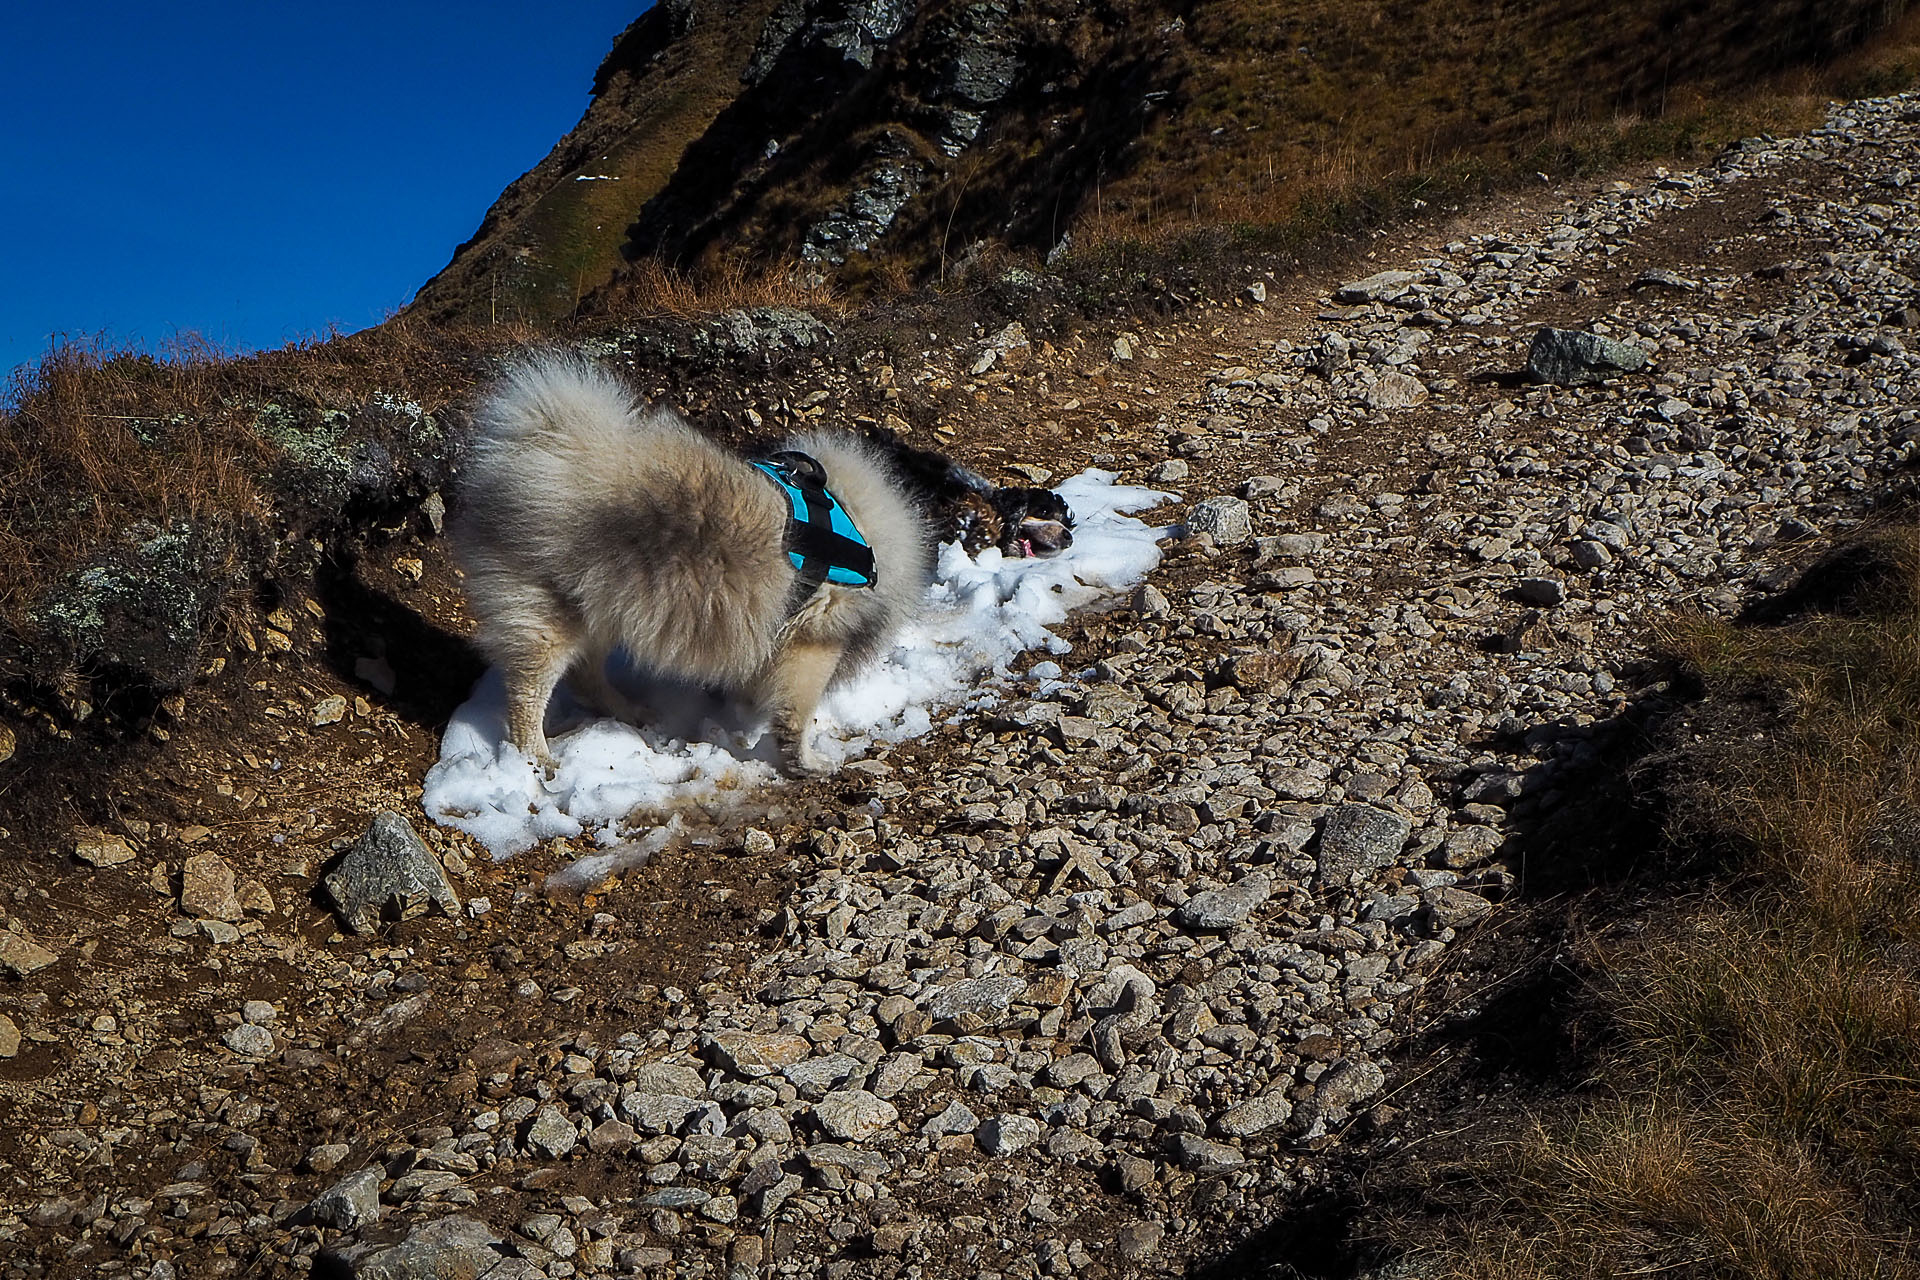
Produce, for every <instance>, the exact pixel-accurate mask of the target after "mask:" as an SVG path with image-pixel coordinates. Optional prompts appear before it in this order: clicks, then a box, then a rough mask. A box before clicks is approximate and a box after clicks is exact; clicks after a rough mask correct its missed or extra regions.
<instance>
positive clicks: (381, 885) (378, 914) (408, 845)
mask: <svg viewBox="0 0 1920 1280" xmlns="http://www.w3.org/2000/svg"><path fill="white" fill-rule="evenodd" d="M320 883H321V884H322V885H323V886H324V887H325V888H326V891H327V895H328V896H329V897H330V898H332V899H333V905H334V909H335V910H336V911H338V912H339V914H340V919H341V921H342V923H344V924H345V925H346V926H347V928H349V929H351V930H352V931H353V932H355V933H372V932H373V931H374V930H375V929H377V928H379V927H380V920H381V918H382V917H383V916H387V915H391V916H392V917H393V918H394V919H397V920H409V919H412V918H413V917H414V916H418V915H424V914H426V912H427V909H428V908H429V907H438V908H439V909H440V910H441V911H442V912H444V913H446V914H447V915H450V916H452V915H458V914H459V911H460V899H459V898H458V897H457V896H455V894H454V892H453V886H452V885H450V884H448V883H447V875H446V872H444V871H442V870H441V869H440V863H439V862H438V861H437V860H435V858H434V856H433V853H432V852H431V851H430V850H429V849H428V848H427V846H426V845H424V844H422V843H421V842H420V837H419V836H417V835H415V834H414V831H413V826H412V824H411V823H409V822H408V821H407V820H406V819H405V818H403V817H401V816H400V815H399V814H397V813H393V812H391V811H388V812H386V813H381V814H377V815H375V817H374V819H373V824H372V825H371V826H369V827H368V828H367V833H366V834H365V835H363V836H361V837H360V839H359V841H358V842H357V843H355V845H354V846H353V848H351V849H349V850H347V853H346V856H345V857H343V858H341V859H340V863H339V865H338V866H336V867H334V869H333V870H332V871H330V872H328V873H327V874H326V876H324V877H323V878H322V879H321V882H320Z"/></svg>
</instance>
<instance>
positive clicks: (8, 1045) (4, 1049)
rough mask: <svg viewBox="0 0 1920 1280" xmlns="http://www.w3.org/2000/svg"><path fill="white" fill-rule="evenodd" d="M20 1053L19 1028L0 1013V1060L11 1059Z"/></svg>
mask: <svg viewBox="0 0 1920 1280" xmlns="http://www.w3.org/2000/svg"><path fill="white" fill-rule="evenodd" d="M19 1052H20V1028H19V1027H17V1026H15V1025H14V1024H13V1019H12V1018H9V1017H7V1015H6V1014H4V1013H0V1058H12V1057H16V1056H18V1054H19Z"/></svg>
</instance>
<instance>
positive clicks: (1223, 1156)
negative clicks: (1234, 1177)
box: [1173, 1133, 1247, 1173]
mask: <svg viewBox="0 0 1920 1280" xmlns="http://www.w3.org/2000/svg"><path fill="white" fill-rule="evenodd" d="M1173 1154H1174V1156H1175V1158H1176V1159H1178V1160H1179V1161H1180V1163H1181V1165H1182V1166H1183V1167H1185V1168H1187V1169H1190V1170H1192V1171H1193V1172H1194V1173H1221V1172H1224V1171H1226V1170H1228V1169H1237V1168H1239V1167H1240V1166H1241V1165H1243V1164H1245V1163H1246V1162H1247V1158H1246V1156H1244V1155H1242V1154H1241V1153H1240V1149H1239V1148H1238V1147H1230V1146H1228V1145H1227V1144H1226V1143H1224V1142H1210V1141H1208V1140H1207V1139H1205V1138H1203V1137H1201V1136H1200V1135H1199V1134H1197V1133H1181V1134H1176V1135H1175V1136H1174V1139H1173Z"/></svg>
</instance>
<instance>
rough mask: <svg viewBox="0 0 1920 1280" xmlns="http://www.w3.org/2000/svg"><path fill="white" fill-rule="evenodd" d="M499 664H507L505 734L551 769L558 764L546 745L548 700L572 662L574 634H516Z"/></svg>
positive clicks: (537, 762) (538, 762)
mask: <svg viewBox="0 0 1920 1280" xmlns="http://www.w3.org/2000/svg"><path fill="white" fill-rule="evenodd" d="M514 641H515V642H514V643H513V644H512V645H511V646H510V651H509V652H508V654H507V655H506V658H505V660H504V662H503V663H502V665H503V666H504V667H505V668H506V683H507V735H508V736H509V737H511V738H512V739H513V745H515V746H516V747H519V748H520V750H522V751H523V752H525V753H526V754H527V755H529V756H531V757H532V758H533V761H534V763H535V764H538V765H540V766H541V767H542V768H544V769H546V770H548V772H549V773H551V772H552V771H553V770H554V769H557V768H558V767H559V762H558V761H556V760H555V759H554V758H553V752H552V750H550V749H549V748H548V746H547V729H546V719H547V703H549V702H551V701H552V700H553V690H554V686H555V685H557V684H559V683H560V677H561V676H563V675H565V674H566V672H567V668H568V667H569V666H570V665H572V663H573V659H574V655H575V653H576V651H577V649H578V645H577V644H576V643H575V641H574V639H573V637H571V636H565V635H561V634H559V633H557V632H554V631H545V630H543V631H538V632H532V633H528V634H526V635H523V636H516V637H515V638H514Z"/></svg>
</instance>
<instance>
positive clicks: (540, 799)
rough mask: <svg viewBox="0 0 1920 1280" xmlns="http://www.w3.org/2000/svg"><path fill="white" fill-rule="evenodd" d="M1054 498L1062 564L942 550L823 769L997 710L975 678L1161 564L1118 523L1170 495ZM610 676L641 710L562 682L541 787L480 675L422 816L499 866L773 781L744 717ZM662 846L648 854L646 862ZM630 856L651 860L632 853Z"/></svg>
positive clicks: (1052, 646)
mask: <svg viewBox="0 0 1920 1280" xmlns="http://www.w3.org/2000/svg"><path fill="white" fill-rule="evenodd" d="M1058 492H1059V493H1060V496H1061V497H1062V498H1064V499H1065V500H1066V502H1067V505H1068V507H1069V508H1070V509H1071V510H1072V511H1073V515H1074V521H1075V524H1074V531H1073V539H1074V540H1073V546H1072V547H1071V548H1070V549H1068V550H1067V551H1066V552H1065V553H1064V554H1061V555H1058V556H1055V557H1052V558H1050V559H1046V560H1008V559H1005V558H1003V557H1002V556H1001V554H1000V552H999V551H998V550H997V549H995V548H989V549H987V550H986V551H984V552H982V553H981V554H980V556H979V557H977V558H970V557H968V555H967V554H966V552H964V551H962V550H961V549H960V547H959V545H958V544H956V543H949V544H947V545H946V546H944V547H942V548H940V558H939V565H938V568H937V569H936V571H935V575H934V585H933V589H932V591H931V593H930V598H929V602H928V607H927V609H926V611H925V612H924V614H923V615H922V617H920V618H919V619H918V620H917V621H915V622H914V623H912V624H911V625H909V626H908V627H906V628H904V629H903V630H902V631H901V633H900V634H899V635H898V636H897V637H896V638H895V641H894V647H893V651H892V652H891V653H889V654H888V655H887V656H886V657H885V658H883V659H881V660H880V661H878V662H876V663H874V664H873V666H871V667H870V668H868V670H867V671H866V672H865V673H864V674H862V675H861V676H860V677H859V678H858V679H856V680H855V681H853V682H852V683H851V684H848V685H845V686H843V687H842V688H839V689H836V690H834V691H833V692H832V693H830V694H829V695H828V696H827V698H826V699H825V700H824V701H823V702H822V703H821V706H820V714H819V715H818V716H817V717H816V719H815V722H814V733H815V738H814V746H815V748H816V749H817V750H818V751H819V753H820V755H821V756H822V757H823V758H824V759H825V760H827V761H830V762H832V763H834V764H840V763H842V762H844V761H846V760H849V759H852V758H854V757H856V756H858V755H860V754H861V753H863V752H865V751H867V750H868V749H870V748H871V747H872V746H873V745H874V744H875V743H876V742H902V741H905V740H907V739H909V738H916V737H919V736H920V735H922V734H924V733H926V732H928V731H929V730H930V729H932V727H933V724H934V714H935V712H939V711H951V710H952V709H954V708H957V707H959V708H966V709H977V708H979V707H982V706H988V705H991V704H992V703H993V702H994V701H995V700H996V699H995V698H994V696H993V695H992V694H991V693H990V692H986V691H983V690H981V689H980V688H979V685H980V684H981V683H982V682H983V681H985V680H989V679H993V678H1000V679H1005V678H1007V677H1008V676H1009V674H1010V671H1009V666H1010V664H1011V663H1012V662H1013V661H1014V660H1015V659H1017V658H1019V657H1020V655H1022V654H1024V653H1027V652H1029V651H1032V650H1042V649H1043V650H1045V651H1046V652H1048V653H1050V654H1054V655H1059V654H1064V653H1065V652H1067V650H1068V648H1069V646H1068V644H1067V643H1066V641H1064V640H1062V639H1060V638H1059V637H1058V636H1056V635H1054V634H1053V633H1052V632H1051V631H1050V630H1048V628H1049V627H1052V626H1054V625H1055V624H1057V623H1059V622H1061V621H1062V620H1064V619H1065V618H1066V616H1067V614H1068V612H1069V611H1071V610H1073V609H1075V608H1077V607H1079V606H1081V605H1084V604H1086V603H1088V602H1089V601H1092V600H1095V599H1098V598H1100V597H1102V596H1106V595H1109V594H1111V593H1113V592H1116V591H1122V590H1125V589H1126V588H1128V587H1131V586H1132V585H1134V584H1135V583H1137V582H1139V581H1140V580H1141V579H1142V578H1144V577H1145V576H1146V575H1147V573H1148V572H1149V571H1151V570H1152V569H1153V567H1154V566H1155V565H1157V564H1158V563H1159V562H1160V545H1159V540H1160V538H1161V537H1162V535H1163V533H1164V530H1161V529H1155V528H1152V527H1150V526H1148V525H1146V524H1145V523H1143V522H1141V521H1139V520H1136V519H1134V518H1132V517H1131V516H1130V515H1128V514H1127V513H1129V512H1134V511H1141V510H1145V509H1147V508H1149V507H1153V506H1156V505H1158V504H1159V503H1161V502H1162V501H1164V500H1165V499H1166V497H1167V495H1165V494H1162V493H1157V492H1155V491H1153V490H1151V489H1141V488H1135V487H1132V486H1128V485H1119V484H1115V483H1114V476H1113V474H1112V473H1111V472H1107V471H1097V470H1089V471H1085V472H1082V473H1081V474H1079V475H1077V476H1074V477H1073V478H1072V479H1070V480H1067V481H1065V482H1064V483H1062V484H1061V485H1060V486H1059V488H1058ZM617 660H618V659H617V657H616V661H617ZM615 674H616V678H617V679H618V680H619V682H620V684H621V686H622V687H623V689H625V690H627V691H628V692H630V693H631V694H633V696H634V698H635V700H636V701H637V702H638V703H639V704H640V705H641V706H643V707H645V708H646V709H647V711H648V714H647V715H646V716H645V717H644V719H643V721H642V723H641V724H638V725H635V724H628V723H626V722H624V721H621V720H612V719H605V718H598V719H596V718H594V716H593V715H592V714H591V713H589V712H588V711H587V710H586V709H584V708H582V707H581V706H580V705H579V704H578V703H576V702H574V701H573V700H572V698H571V697H570V696H569V695H568V692H567V689H566V686H565V685H564V684H563V685H562V686H561V688H560V690H559V691H558V692H557V693H556V694H555V695H554V699H553V704H552V705H551V706H550V707H549V708H548V710H547V733H548V736H549V738H550V739H551V741H552V749H553V754H554V757H555V759H556V760H557V761H558V762H559V768H558V770H557V771H556V772H555V774H554V776H553V777H552V778H546V777H543V776H542V773H541V771H540V770H538V769H536V768H535V767H534V766H533V764H532V763H531V762H530V761H529V760H527V758H526V757H524V756H522V755H521V754H520V752H519V751H518V750H517V749H516V748H515V747H514V746H513V744H512V743H510V742H508V741H506V737H507V732H506V691H505V686H504V684H503V682H502V680H501V676H500V672H499V670H498V669H495V670H492V671H489V672H488V673H487V674H486V676H485V677H483V678H482V679H481V681H480V683H479V684H478V685H477V686H475V688H474V691H473V695H472V696H471V697H470V698H468V700H467V701H466V702H465V703H464V704H463V705H462V706H461V707H460V709H459V710H457V711H455V712H454V714H453V719H452V721H451V722H450V723H449V724H448V725H447V732H446V736H445V737H444V738H442V739H441V743H440V761H439V763H438V764H436V765H434V766H433V767H432V768H431V769H429V770H428V771H427V776H426V781H425V784H424V789H423V795H422V796H421V804H422V805H423V806H424V807H425V809H426V811H427V813H428V815H429V816H431V817H432V818H433V819H434V820H435V821H436V822H441V823H444V824H446V825H448V826H451V827H457V828H458V829H460V830H462V831H465V832H467V833H468V834H470V835H472V836H473V837H474V838H475V839H477V840H479V841H480V842H481V843H482V844H484V845H486V846H487V848H488V850H489V851H490V852H491V853H492V854H493V856H494V857H495V858H505V857H509V856H511V855H513V854H515V853H519V852H521V851H522V850H525V849H530V848H532V847H533V846H534V845H536V844H538V843H540V842H541V841H542V840H551V839H554V838H557V837H560V836H579V835H584V834H587V833H588V832H591V833H593V836H594V838H595V839H596V841H597V842H598V843H600V844H601V845H603V846H607V847H608V848H609V850H610V852H617V851H616V847H617V846H623V845H624V844H625V842H627V841H628V840H629V839H630V837H632V836H633V834H634V833H633V832H632V831H630V830H628V829H627V828H626V827H625V826H624V825H623V820H625V819H626V818H627V817H628V815H629V814H633V813H635V812H636V811H639V812H640V813H642V814H655V815H658V814H669V813H672V812H674V811H676V810H680V809H684V808H688V807H701V808H709V809H712V808H718V807H724V806H725V805H726V804H727V803H728V802H729V801H730V799H732V798H735V797H738V798H740V799H744V798H745V797H746V796H747V795H748V794H750V793H752V792H754V791H756V790H759V789H761V788H764V787H766V786H768V785H770V784H773V783H775V782H777V781H778V779H779V772H778V770H777V769H776V768H775V761H777V760H778V758H779V755H778V750H777V747H776V745H775V742H774V739H773V735H772V734H771V733H770V732H768V730H767V725H766V723H765V721H764V719H762V718H759V717H757V716H756V715H755V713H754V711H753V709H752V708H749V707H745V706H742V705H740V704H739V703H737V702H734V701H730V700H726V699H722V698H717V697H715V696H714V695H712V694H710V693H708V692H706V691H704V690H701V689H696V688H691V687H688V686H686V685H680V684H672V683H667V682H662V681H658V680H651V679H647V678H645V677H643V676H640V675H636V674H632V673H629V672H624V671H622V672H617V673H615ZM1061 675H1062V670H1061V668H1060V666H1059V664H1057V663H1054V662H1047V661H1043V662H1039V663H1036V664H1034V665H1033V666H1032V667H1030V668H1029V669H1028V671H1027V677H1028V678H1029V679H1032V680H1049V679H1058V678H1059V677H1060V676H1061ZM644 826H645V827H647V828H652V827H654V826H655V823H654V822H652V821H648V822H646V823H645V824H644ZM661 830H662V831H664V830H666V829H665V828H662V829H661ZM657 838H658V837H657V836H656V837H654V838H650V839H648V840H645V841H642V842H641V843H642V844H643V845H645V846H648V847H647V848H646V849H645V853H651V852H652V847H653V846H655V844H656V840H657ZM632 853H633V855H635V856H644V854H642V852H641V849H640V847H638V846H636V847H634V848H633V850H632ZM629 861H630V859H629V858H623V857H611V858H610V857H608V856H607V855H594V856H593V858H592V859H582V864H583V868H582V869H584V864H587V863H589V862H592V863H594V864H595V865H598V863H600V862H604V863H606V864H607V867H606V869H612V868H614V867H615V866H616V865H618V864H627V863H629Z"/></svg>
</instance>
